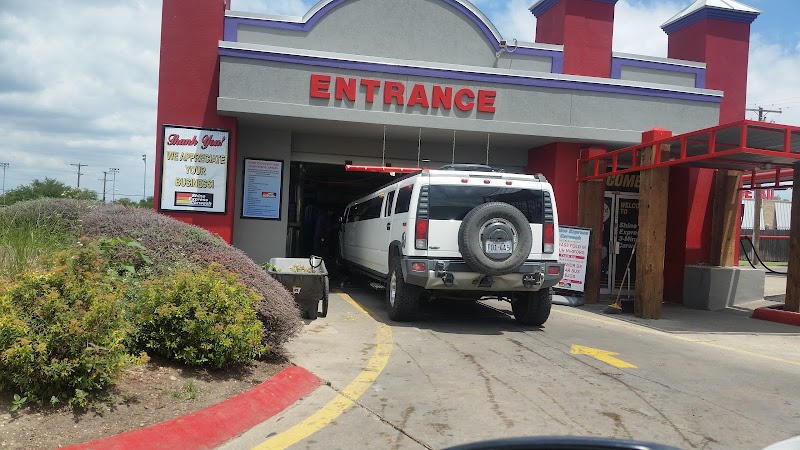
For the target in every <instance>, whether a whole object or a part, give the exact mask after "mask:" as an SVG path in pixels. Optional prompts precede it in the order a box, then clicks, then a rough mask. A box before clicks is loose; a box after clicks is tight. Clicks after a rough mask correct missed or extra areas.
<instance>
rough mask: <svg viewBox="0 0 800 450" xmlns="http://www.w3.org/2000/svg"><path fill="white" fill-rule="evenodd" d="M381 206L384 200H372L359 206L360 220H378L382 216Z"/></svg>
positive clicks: (376, 198)
mask: <svg viewBox="0 0 800 450" xmlns="http://www.w3.org/2000/svg"><path fill="white" fill-rule="evenodd" d="M381 206H383V198H382V197H375V198H371V199H369V200H367V201H365V202H364V203H360V204H359V205H358V215H359V216H360V217H359V219H358V220H369V219H377V218H378V217H380V216H381Z"/></svg>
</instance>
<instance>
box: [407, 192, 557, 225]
mask: <svg viewBox="0 0 800 450" xmlns="http://www.w3.org/2000/svg"><path fill="white" fill-rule="evenodd" d="M429 198H430V218H431V220H463V219H464V216H466V215H467V213H468V212H469V211H470V210H471V209H472V208H474V207H476V206H478V205H480V204H483V203H489V202H503V203H508V204H510V205H512V206H514V207H516V208H517V209H519V210H520V211H522V214H525V217H527V218H528V221H529V222H530V223H543V222H544V194H543V193H542V191H538V190H529V189H508V188H493V187H488V186H486V187H484V186H437V185H432V186H431V187H430V197H429ZM398 200H399V197H398Z"/></svg>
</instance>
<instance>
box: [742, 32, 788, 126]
mask: <svg viewBox="0 0 800 450" xmlns="http://www.w3.org/2000/svg"><path fill="white" fill-rule="evenodd" d="M798 73H800V48H798V46H795V47H794V48H787V47H782V46H780V45H778V44H775V43H771V42H768V41H766V40H765V39H764V37H763V36H761V35H758V34H755V35H754V36H753V38H752V41H751V45H750V70H749V75H748V80H747V84H748V90H747V103H748V107H753V108H754V107H758V106H763V107H765V108H766V109H772V110H777V109H782V110H783V113H782V114H771V115H769V116H767V119H768V120H774V121H775V122H778V123H787V124H791V125H800V77H799V76H798ZM750 116H751V118H755V117H754V114H753V113H750Z"/></svg>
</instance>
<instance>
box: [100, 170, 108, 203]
mask: <svg viewBox="0 0 800 450" xmlns="http://www.w3.org/2000/svg"><path fill="white" fill-rule="evenodd" d="M98 179H99V178H98ZM100 181H102V182H103V203H105V202H106V182H107V181H108V172H107V171H105V170H104V171H103V179H102V180H100Z"/></svg>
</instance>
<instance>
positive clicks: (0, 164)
mask: <svg viewBox="0 0 800 450" xmlns="http://www.w3.org/2000/svg"><path fill="white" fill-rule="evenodd" d="M0 167H2V168H3V206H6V168H7V167H8V163H0Z"/></svg>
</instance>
